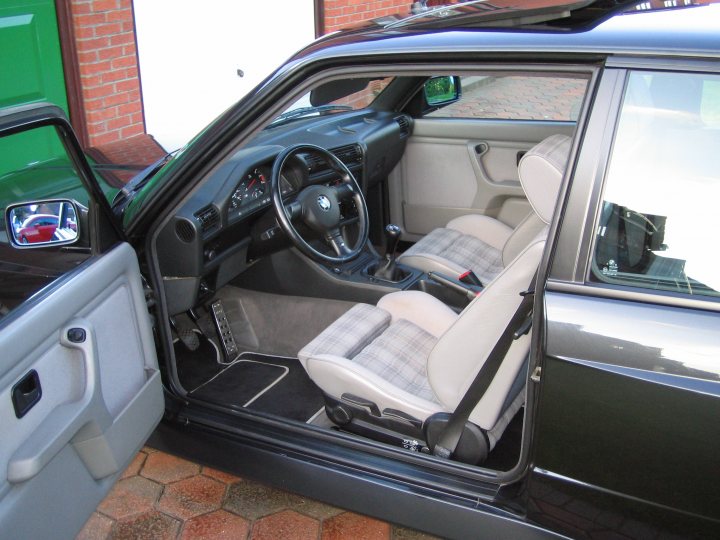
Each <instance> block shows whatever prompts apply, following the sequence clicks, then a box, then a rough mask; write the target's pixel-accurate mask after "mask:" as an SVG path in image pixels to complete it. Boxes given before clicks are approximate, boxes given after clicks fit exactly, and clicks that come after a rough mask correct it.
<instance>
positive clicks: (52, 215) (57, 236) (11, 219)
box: [5, 199, 82, 249]
mask: <svg viewBox="0 0 720 540" xmlns="http://www.w3.org/2000/svg"><path fill="white" fill-rule="evenodd" d="M81 212H82V209H81V208H80V205H78V204H77V203H76V202H75V201H71V200H69V199H47V200H41V201H33V202H25V203H20V204H12V205H10V206H8V207H7V209H6V210H5V227H6V230H7V231H8V233H9V237H10V238H11V239H12V245H13V246H14V247H16V248H21V249H26V248H34V247H46V246H48V245H69V244H74V243H75V242H77V240H78V238H80V222H81V220H82V214H81Z"/></svg>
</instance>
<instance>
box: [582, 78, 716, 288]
mask: <svg viewBox="0 0 720 540" xmlns="http://www.w3.org/2000/svg"><path fill="white" fill-rule="evenodd" d="M718 148H720V76H718V75H709V74H688V73H660V72H635V73H632V74H631V75H630V77H629V81H628V85H627V89H626V91H625V97H624V100H623V105H622V110H621V113H620V118H619V122H618V126H617V129H616V134H615V141H614V144H613V149H612V155H611V156H610V162H609V165H608V170H607V174H606V178H605V187H604V190H605V191H604V195H603V203H602V207H601V212H600V217H599V221H598V225H597V230H596V240H595V249H594V254H593V260H592V267H591V275H590V278H591V280H592V281H596V282H602V283H611V284H617V285H625V286H634V287H642V288H646V289H655V290H663V291H673V292H680V293H684V294H688V295H706V296H718V294H720V293H719V292H718V291H720V273H718V268H719V267H720V256H719V255H718V251H717V249H716V248H715V246H714V245H713V241H712V238H713V236H714V233H715V230H716V229H717V217H716V216H717V201H718V200H720V152H718Z"/></svg>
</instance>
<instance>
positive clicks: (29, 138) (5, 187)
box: [0, 125, 90, 317]
mask: <svg viewBox="0 0 720 540" xmlns="http://www.w3.org/2000/svg"><path fill="white" fill-rule="evenodd" d="M80 178H81V177H80V175H79V173H78V171H77V168H76V166H75V164H74V163H73V161H72V160H71V159H70V157H69V154H68V152H67V151H66V149H65V146H64V144H63V142H62V138H61V136H60V134H59V133H58V131H57V130H56V128H55V127H53V126H49V125H48V126H43V127H37V128H34V129H30V130H27V131H20V132H16V133H12V134H9V135H3V136H1V137H0V212H2V219H1V221H0V283H2V287H0V317H3V316H5V315H7V313H9V311H10V310H12V309H13V308H15V307H17V306H18V305H20V304H22V302H23V301H25V300H26V299H27V298H29V297H30V296H32V295H33V294H35V293H36V292H38V291H39V290H40V289H42V288H43V287H45V286H46V285H48V284H50V283H51V282H52V281H53V280H55V279H57V278H59V277H60V276H62V275H63V274H64V273H65V272H67V271H69V270H72V269H73V268H75V267H76V266H77V265H78V264H80V263H82V262H83V261H84V260H85V259H87V258H88V257H89V256H90V249H89V241H88V238H89V233H88V230H87V224H88V222H89V220H88V218H87V212H88V208H89V207H90V204H89V195H88V192H87V190H86V189H85V187H84V185H83V183H82V181H81V179H80Z"/></svg>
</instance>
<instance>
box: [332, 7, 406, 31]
mask: <svg viewBox="0 0 720 540" xmlns="http://www.w3.org/2000/svg"><path fill="white" fill-rule="evenodd" d="M411 5H412V0H371V1H369V2H367V1H360V0H325V33H326V34H327V33H330V32H334V31H335V30H341V29H342V28H346V27H348V26H350V25H352V24H354V23H358V22H361V21H366V20H369V19H375V18H377V17H384V16H386V15H393V14H395V13H402V14H403V15H407V14H409V13H410V6H411Z"/></svg>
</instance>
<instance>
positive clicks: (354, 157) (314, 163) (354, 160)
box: [305, 144, 363, 174]
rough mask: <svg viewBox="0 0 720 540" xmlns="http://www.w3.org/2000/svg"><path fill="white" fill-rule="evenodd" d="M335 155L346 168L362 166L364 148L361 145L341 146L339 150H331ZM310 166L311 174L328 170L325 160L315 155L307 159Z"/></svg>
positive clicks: (308, 156)
mask: <svg viewBox="0 0 720 540" xmlns="http://www.w3.org/2000/svg"><path fill="white" fill-rule="evenodd" d="M330 151H331V152H332V153H333V154H335V155H336V156H337V157H339V158H340V161H342V162H343V163H344V164H345V165H346V166H348V167H354V166H356V165H361V164H362V160H363V153H362V148H361V147H360V145H359V144H349V145H347V146H340V147H339V148H333V149H332V150H330ZM305 160H306V161H307V164H308V170H309V171H310V173H311V174H312V173H316V172H321V171H324V170H327V165H326V163H325V160H324V159H323V158H321V157H320V156H317V155H315V154H308V155H307V156H306V158H305Z"/></svg>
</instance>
